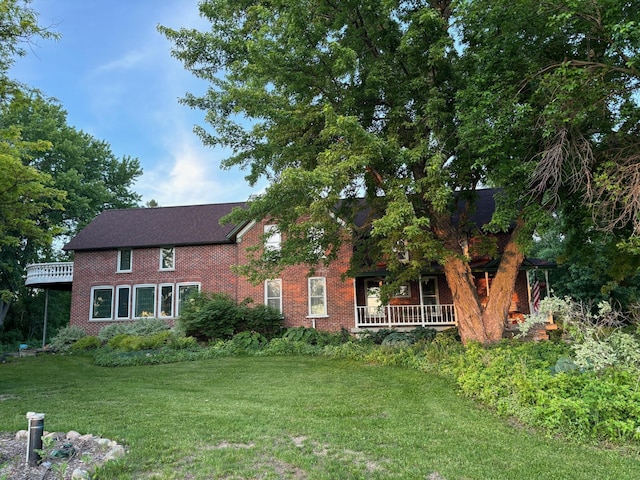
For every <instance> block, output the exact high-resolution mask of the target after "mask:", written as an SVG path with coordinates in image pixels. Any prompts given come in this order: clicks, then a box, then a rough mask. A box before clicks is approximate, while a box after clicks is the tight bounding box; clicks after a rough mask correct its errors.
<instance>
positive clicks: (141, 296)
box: [133, 285, 156, 318]
mask: <svg viewBox="0 0 640 480" xmlns="http://www.w3.org/2000/svg"><path fill="white" fill-rule="evenodd" d="M155 307H156V286H155V285H134V287H133V317H134V318H142V317H155V316H156V309H155Z"/></svg>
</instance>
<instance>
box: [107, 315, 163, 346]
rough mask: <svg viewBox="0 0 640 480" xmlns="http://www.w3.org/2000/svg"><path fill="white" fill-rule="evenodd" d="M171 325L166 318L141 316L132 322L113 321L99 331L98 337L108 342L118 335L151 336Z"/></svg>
mask: <svg viewBox="0 0 640 480" xmlns="http://www.w3.org/2000/svg"><path fill="white" fill-rule="evenodd" d="M168 329H169V325H168V324H167V322H165V321H164V320H160V319H157V318H141V319H139V320H134V321H132V322H123V323H112V324H111V325H107V326H106V327H103V328H102V329H101V330H100V332H99V333H98V338H99V339H100V340H101V341H103V342H108V341H109V340H111V339H112V338H113V337H115V336H116V335H138V336H149V335H153V334H154V333H157V332H162V331H166V330H168Z"/></svg>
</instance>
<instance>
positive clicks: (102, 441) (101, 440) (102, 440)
mask: <svg viewBox="0 0 640 480" xmlns="http://www.w3.org/2000/svg"><path fill="white" fill-rule="evenodd" d="M110 442H111V440H109V439H108V438H98V439H97V440H96V443H97V444H98V445H105V446H107V447H108V446H109V443H110Z"/></svg>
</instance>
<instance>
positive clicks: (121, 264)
mask: <svg viewBox="0 0 640 480" xmlns="http://www.w3.org/2000/svg"><path fill="white" fill-rule="evenodd" d="M132 260H133V252H132V250H131V249H130V248H128V249H125V250H118V272H130V271H131V266H132Z"/></svg>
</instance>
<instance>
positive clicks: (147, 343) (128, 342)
mask: <svg viewBox="0 0 640 480" xmlns="http://www.w3.org/2000/svg"><path fill="white" fill-rule="evenodd" d="M172 336H173V333H172V332H170V331H168V330H164V331H161V332H156V333H153V334H151V335H144V336H143V335H129V334H120V335H116V336H115V337H112V338H111V340H109V341H108V342H107V345H108V346H109V348H112V349H114V350H122V351H125V352H136V351H140V350H157V349H159V348H160V347H163V346H165V345H167V344H170V342H171V338H172Z"/></svg>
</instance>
